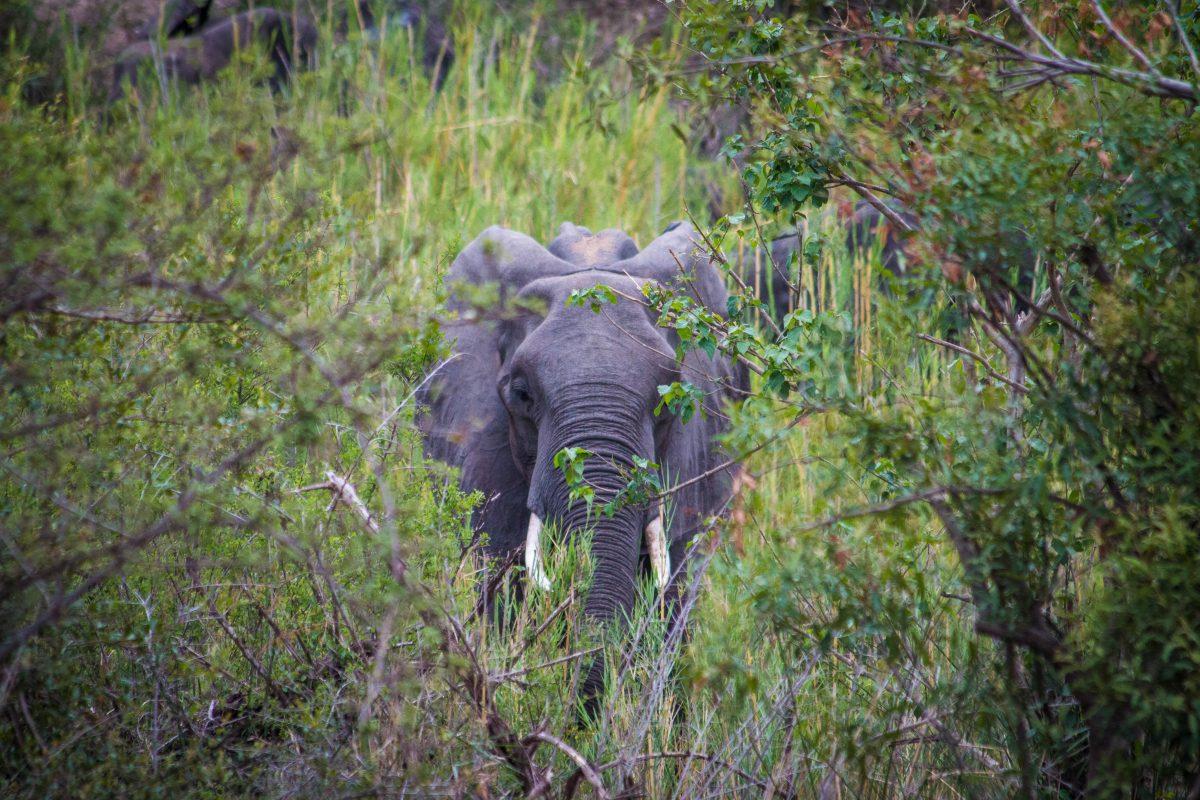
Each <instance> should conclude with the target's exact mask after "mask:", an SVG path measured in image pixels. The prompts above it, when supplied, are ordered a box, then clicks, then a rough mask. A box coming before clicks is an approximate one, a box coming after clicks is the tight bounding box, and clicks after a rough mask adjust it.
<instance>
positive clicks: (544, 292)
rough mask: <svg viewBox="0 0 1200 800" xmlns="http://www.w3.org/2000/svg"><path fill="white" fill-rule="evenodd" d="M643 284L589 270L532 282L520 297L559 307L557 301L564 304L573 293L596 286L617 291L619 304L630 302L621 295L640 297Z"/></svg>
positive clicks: (638, 279) (616, 275)
mask: <svg viewBox="0 0 1200 800" xmlns="http://www.w3.org/2000/svg"><path fill="white" fill-rule="evenodd" d="M643 283H645V280H644V279H640V278H634V277H631V276H628V275H622V274H620V273H616V272H604V271H600V270H590V269H589V270H583V271H580V272H574V273H571V274H568V275H559V276H554V277H549V278H541V279H539V280H536V281H533V282H532V283H530V284H528V285H527V286H526V287H525V288H524V289H523V290H522V291H521V296H529V297H541V298H543V299H545V300H548V301H550V303H551V305H559V304H560V303H559V301H561V302H566V300H567V298H569V297H570V296H571V294H572V293H574V292H583V291H586V290H588V289H591V288H593V287H596V286H608V287H609V288H611V289H615V290H616V291H617V293H618V295H617V302H618V304H620V303H621V302H622V301H624V302H630V301H628V300H627V299H626V298H623V297H622V296H621V295H629V296H632V297H637V296H639V295H641V293H642V284H643ZM597 299H598V300H602V299H603V298H599V297H598V298H597Z"/></svg>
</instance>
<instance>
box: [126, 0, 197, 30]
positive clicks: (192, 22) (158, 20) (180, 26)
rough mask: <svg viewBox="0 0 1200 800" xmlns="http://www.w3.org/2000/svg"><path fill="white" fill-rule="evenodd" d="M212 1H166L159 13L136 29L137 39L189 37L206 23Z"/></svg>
mask: <svg viewBox="0 0 1200 800" xmlns="http://www.w3.org/2000/svg"><path fill="white" fill-rule="evenodd" d="M212 5H213V0H166V2H164V3H163V4H162V7H161V9H160V12H161V13H158V14H155V15H153V16H152V17H151V18H150V19H149V20H147V21H146V22H145V23H144V24H143V25H142V26H141V27H139V28H138V29H137V36H138V38H139V39H153V38H156V37H157V36H159V35H160V34H161V35H162V37H163V38H165V39H171V38H174V37H177V36H191V35H192V34H194V33H197V32H199V31H200V29H201V28H203V27H204V26H205V25H206V24H207V23H208V17H209V13H210V12H211V11H212Z"/></svg>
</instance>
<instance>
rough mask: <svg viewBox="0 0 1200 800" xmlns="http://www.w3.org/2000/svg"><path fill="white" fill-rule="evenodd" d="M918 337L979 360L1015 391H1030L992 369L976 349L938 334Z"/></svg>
mask: <svg viewBox="0 0 1200 800" xmlns="http://www.w3.org/2000/svg"><path fill="white" fill-rule="evenodd" d="M917 338H918V339H921V340H922V341H926V342H930V343H931V344H936V345H938V346H939V347H944V348H946V349H947V350H951V351H953V352H955V353H958V354H960V355H964V356H967V357H968V358H971V359H974V360H975V361H977V362H978V363H979V364H981V365H982V366H983V368H984V370H985V371H986V372H987V374H988V375H990V376H992V377H993V378H995V379H996V380H998V381H1000V382H1001V383H1003V384H1004V385H1006V386H1008V387H1009V388H1010V389H1013V390H1014V391H1018V392H1020V393H1021V394H1026V393H1028V391H1029V387H1027V386H1023V385H1021V384H1019V383H1013V382H1012V381H1011V380H1009V379H1008V378H1006V377H1004V376H1003V375H1001V374H1000V373H999V372H996V370H994V369H992V366H991V364H989V363H988V361H987V359H986V358H984V357H983V356H981V355H979V354H978V353H976V352H975V351H974V350H969V349H967V348H966V347H963V346H962V345H960V344H955V343H954V342H948V341H946V340H945V339H939V338H937V337H936V336H929V335H928V334H924V333H918V334H917Z"/></svg>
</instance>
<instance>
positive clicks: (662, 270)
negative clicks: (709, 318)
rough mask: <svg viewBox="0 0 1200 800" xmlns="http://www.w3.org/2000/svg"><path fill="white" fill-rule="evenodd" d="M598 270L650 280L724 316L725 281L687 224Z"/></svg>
mask: <svg viewBox="0 0 1200 800" xmlns="http://www.w3.org/2000/svg"><path fill="white" fill-rule="evenodd" d="M601 269H602V270H603V271H605V272H616V273H620V274H622V275H629V276H630V277H633V278H647V279H649V280H653V281H655V282H657V283H660V284H662V285H663V286H668V287H672V288H674V289H677V290H679V291H683V292H685V293H687V294H688V295H689V296H691V297H692V299H693V300H695V301H696V302H698V303H700V304H701V305H703V306H705V307H706V308H707V309H708V310H710V311H712V312H714V313H716V314H718V315H720V316H722V317H724V316H726V315H727V313H728V304H727V300H728V297H729V294H728V292H727V291H726V289H725V282H724V281H723V280H722V279H721V274H720V272H719V271H718V270H717V268H716V267H715V266H714V265H713V263H712V259H710V258H709V256H708V253H707V252H706V251H705V249H704V247H703V240H702V238H701V237H700V234H699V233H698V232H697V231H696V229H695V228H694V227H693V226H692V225H691V224H690V223H687V222H673V223H671V224H670V225H668V226H667V229H666V230H665V231H663V232H662V234H661V235H660V236H659V237H658V238H657V239H655V240H654V241H653V242H651V243H650V244H648V245H646V248H645V249H644V250H642V251H641V252H640V253H637V254H636V255H634V256H631V257H629V258H626V259H624V260H622V261H618V262H616V263H614V264H611V265H609V266H606V267H602V268H601Z"/></svg>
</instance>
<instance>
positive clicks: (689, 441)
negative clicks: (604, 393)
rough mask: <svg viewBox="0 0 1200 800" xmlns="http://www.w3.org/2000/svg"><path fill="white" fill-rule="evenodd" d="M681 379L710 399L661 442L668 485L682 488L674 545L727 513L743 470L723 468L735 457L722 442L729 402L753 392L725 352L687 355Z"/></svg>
mask: <svg viewBox="0 0 1200 800" xmlns="http://www.w3.org/2000/svg"><path fill="white" fill-rule="evenodd" d="M679 380H680V382H682V383H690V384H692V385H693V386H695V387H696V388H697V389H699V390H700V392H701V395H702V396H703V398H704V400H703V401H702V406H701V408H700V410H699V411H697V412H696V413H695V414H694V415H693V416H692V417H691V418H690V419H689V420H688V421H687V422H684V421H683V418H682V417H679V416H677V417H674V418H673V419H672V420H671V422H670V424H669V425H668V426H667V429H666V431H665V433H664V435H663V439H664V440H663V441H662V442H659V443H658V448H657V449H658V462H659V468H660V471H661V474H662V476H663V487H664V488H665V489H668V490H669V489H671V488H672V487H675V486H679V487H680V488H679V490H678V491H675V492H674V493H672V494H671V495H670V499H669V500H668V501H667V502H668V506H669V509H670V511H671V512H672V513H671V514H670V529H669V531H668V539H669V541H671V542H672V543H676V542H686V541H689V540H690V539H691V538H692V537H693V536H695V535H696V534H697V533H699V532H700V531H701V530H702V529H703V527H704V522H705V520H706V519H707V518H708V517H710V516H713V515H715V514H720V513H722V512H723V511H724V510H725V506H726V504H727V502H728V500H729V497H730V494H731V492H732V490H733V478H734V475H735V474H736V472H737V469H738V467H737V466H736V465H732V466H728V467H725V468H721V467H722V465H723V464H725V463H726V462H728V460H729V454H728V453H727V452H726V451H725V449H724V448H723V447H722V446H721V445H720V444H719V443H718V442H717V441H716V439H717V438H718V437H720V436H721V434H723V433H725V432H726V431H727V430H728V429H729V418H728V415H729V404H731V403H734V402H737V401H738V400H740V399H742V398H743V397H744V396H745V392H746V390H747V389H748V388H749V380H748V374H747V372H746V370H745V368H744V367H742V366H741V365H740V364H736V363H731V362H730V361H729V360H728V359H726V358H724V357H723V356H722V355H721V354H720V353H718V354H716V356H715V357H710V356H708V355H707V354H706V353H703V352H701V351H698V350H692V351H689V352H688V353H687V354H686V355H685V356H684V359H683V364H682V365H681V369H680V377H679ZM662 413H664V414H666V413H669V412H667V411H666V410H664V411H663V412H662Z"/></svg>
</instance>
